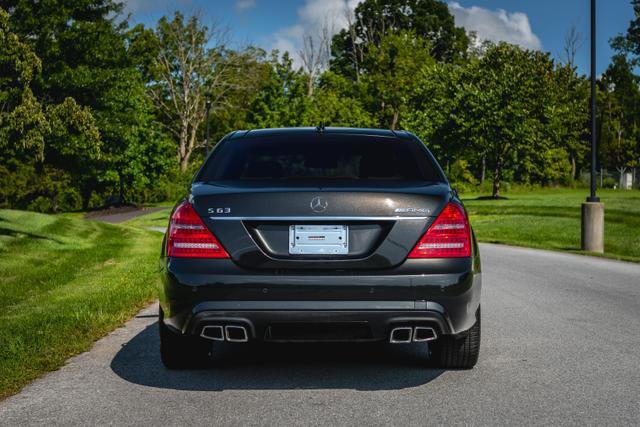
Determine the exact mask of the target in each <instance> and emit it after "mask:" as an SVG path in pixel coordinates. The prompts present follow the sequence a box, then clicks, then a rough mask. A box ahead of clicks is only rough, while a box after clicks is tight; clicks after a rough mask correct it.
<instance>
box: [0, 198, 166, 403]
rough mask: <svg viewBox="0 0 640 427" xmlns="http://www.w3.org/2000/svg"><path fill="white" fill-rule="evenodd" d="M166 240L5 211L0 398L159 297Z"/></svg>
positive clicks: (0, 257) (0, 248) (0, 250)
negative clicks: (159, 272)
mask: <svg viewBox="0 0 640 427" xmlns="http://www.w3.org/2000/svg"><path fill="white" fill-rule="evenodd" d="M161 239H162V235H161V234H160V233H157V232H153V231H146V230H141V229H137V228H134V227H130V226H115V225H109V224H102V223H98V222H93V221H85V220H82V219H78V218H73V217H68V216H59V215H56V216H53V215H43V214H37V213H31V212H22V211H11V210H0V271H1V272H2V274H1V275H0V398H3V397H6V396H8V395H10V394H13V393H16V392H17V391H19V390H20V388H22V387H23V386H24V385H25V384H27V383H28V382H29V381H31V380H33V379H34V378H36V377H38V376H40V375H41V374H42V373H44V372H47V371H51V370H55V369H57V368H59V367H60V366H61V365H62V364H63V363H64V361H65V360H66V359H68V358H69V357H70V356H73V355H75V354H78V353H80V352H82V351H85V350H87V349H89V348H90V347H91V345H92V343H93V342H94V341H95V340H96V339H98V338H100V337H102V336H104V335H106V334H107V333H108V332H110V331H111V330H113V329H114V328H116V327H117V326H119V325H121V324H122V323H123V322H124V321H126V320H127V319H129V318H130V317H131V316H133V315H134V314H135V313H136V312H137V311H138V310H139V309H140V308H142V307H143V306H144V305H145V304H146V303H148V302H149V301H152V300H153V299H155V298H156V296H157V283H158V282H157V281H158V276H157V268H158V263H157V262H158V261H157V258H158V251H159V247H160V242H161Z"/></svg>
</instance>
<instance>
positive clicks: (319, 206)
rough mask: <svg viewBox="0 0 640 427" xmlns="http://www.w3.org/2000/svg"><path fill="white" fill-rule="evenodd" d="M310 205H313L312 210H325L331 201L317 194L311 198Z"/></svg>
mask: <svg viewBox="0 0 640 427" xmlns="http://www.w3.org/2000/svg"><path fill="white" fill-rule="evenodd" d="M310 206H311V210H312V211H314V212H324V211H325V209H327V206H329V203H328V202H327V200H326V199H324V198H322V197H318V196H316V197H314V198H313V199H311V204H310Z"/></svg>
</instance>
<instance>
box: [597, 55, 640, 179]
mask: <svg viewBox="0 0 640 427" xmlns="http://www.w3.org/2000/svg"><path fill="white" fill-rule="evenodd" d="M599 87H600V93H601V96H600V100H599V103H600V104H601V105H600V109H601V111H600V112H599V115H600V117H599V118H600V120H599V123H600V132H599V135H600V153H601V157H602V158H603V160H604V162H605V164H607V165H608V166H610V167H614V168H616V170H617V171H618V173H619V177H620V183H622V178H623V174H624V173H625V172H626V170H627V168H635V167H637V166H638V161H639V160H640V77H638V76H636V75H634V74H633V71H632V65H631V64H630V63H629V62H628V61H627V58H626V56H625V55H622V54H617V55H615V56H614V57H613V62H612V63H611V65H609V68H607V70H606V71H605V73H604V74H603V76H602V79H601V81H600V82H599Z"/></svg>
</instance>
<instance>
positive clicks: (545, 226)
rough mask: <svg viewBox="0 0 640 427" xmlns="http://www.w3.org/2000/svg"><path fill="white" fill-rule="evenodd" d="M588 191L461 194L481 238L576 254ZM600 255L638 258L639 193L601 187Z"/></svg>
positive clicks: (639, 239) (561, 190) (599, 193)
mask: <svg viewBox="0 0 640 427" xmlns="http://www.w3.org/2000/svg"><path fill="white" fill-rule="evenodd" d="M587 193H588V190H567V189H545V190H537V191H531V192H523V191H520V192H510V193H507V194H506V195H505V196H506V197H507V199H506V200H479V199H478V195H477V194H462V195H461V197H462V200H463V201H464V204H465V206H466V207H467V210H468V211H469V214H470V216H471V224H472V225H473V228H474V230H475V232H476V236H477V237H478V239H479V240H480V241H483V242H492V243H505V244H510V245H517V246H528V247H534V248H542V249H553V250H563V251H570V252H577V253H580V216H581V207H580V206H581V203H582V202H583V201H584V200H585V198H586V196H587V195H588V194H587ZM598 195H599V196H600V198H601V200H602V201H603V202H604V204H605V254H604V256H606V257H609V258H615V259H622V260H627V261H636V262H640V192H639V191H637V190H631V191H622V190H618V191H616V190H603V191H599V192H598Z"/></svg>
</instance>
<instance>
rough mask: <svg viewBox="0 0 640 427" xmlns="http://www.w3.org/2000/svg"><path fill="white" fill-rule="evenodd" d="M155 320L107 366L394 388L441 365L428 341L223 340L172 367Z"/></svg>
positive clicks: (218, 383)
mask: <svg viewBox="0 0 640 427" xmlns="http://www.w3.org/2000/svg"><path fill="white" fill-rule="evenodd" d="M158 347H159V338H158V325H157V323H154V324H152V325H149V326H148V327H147V328H145V329H144V330H143V331H142V332H140V333H139V334H138V335H136V336H135V337H134V338H133V339H132V340H131V341H129V342H128V343H127V344H125V345H124V346H123V347H122V349H120V351H119V352H118V353H117V354H116V355H115V357H114V358H113V360H112V362H111V369H112V370H113V372H115V373H116V374H117V375H118V376H120V377H121V378H123V379H125V380H127V381H130V382H132V383H135V384H140V385H145V386H149V387H158V388H167V389H175V390H198V391H208V390H210V391H222V390H292V389H293V390H295V389H354V390H393V389H403V388H409V387H417V386H421V385H423V384H426V383H428V382H430V381H432V380H434V379H436V378H437V377H438V376H440V375H441V374H442V373H443V372H444V371H443V370H440V369H432V368H429V366H428V365H427V356H426V352H427V349H426V346H424V345H413V344H411V345H396V346H392V345H390V344H384V345H381V344H377V345H372V344H357V345H356V344H339V345H338V344H322V345H320V344H234V345H230V344H224V345H223V346H222V347H216V348H215V350H217V351H216V352H214V353H215V354H217V356H216V357H215V358H214V360H213V361H212V363H211V366H209V367H207V368H205V369H201V370H187V371H170V370H167V369H166V368H165V367H164V366H163V365H162V363H161V361H160V355H159V352H158Z"/></svg>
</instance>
